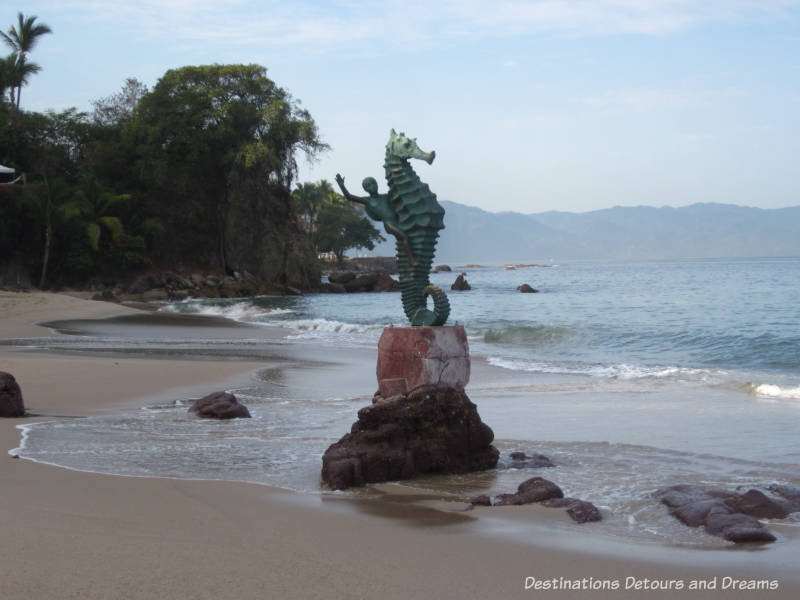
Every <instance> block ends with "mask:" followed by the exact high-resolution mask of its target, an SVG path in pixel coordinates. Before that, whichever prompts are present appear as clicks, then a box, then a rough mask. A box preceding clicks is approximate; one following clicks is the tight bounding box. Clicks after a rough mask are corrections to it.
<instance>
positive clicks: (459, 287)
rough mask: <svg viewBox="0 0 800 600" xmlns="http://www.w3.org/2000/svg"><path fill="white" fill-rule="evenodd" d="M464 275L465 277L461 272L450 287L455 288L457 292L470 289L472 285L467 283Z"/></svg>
mask: <svg viewBox="0 0 800 600" xmlns="http://www.w3.org/2000/svg"><path fill="white" fill-rule="evenodd" d="M466 277H467V274H466V273H462V274H461V275H459V276H458V277H456V280H455V281H454V282H453V285H451V286H450V289H451V290H456V291H457V292H465V291H467V290H471V289H472V286H471V285H470V284H469V283H467V279H466Z"/></svg>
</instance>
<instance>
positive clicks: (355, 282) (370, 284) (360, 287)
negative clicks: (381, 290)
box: [343, 273, 380, 293]
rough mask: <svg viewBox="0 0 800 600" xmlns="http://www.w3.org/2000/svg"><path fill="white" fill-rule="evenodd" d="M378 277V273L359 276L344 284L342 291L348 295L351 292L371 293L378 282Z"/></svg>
mask: <svg viewBox="0 0 800 600" xmlns="http://www.w3.org/2000/svg"><path fill="white" fill-rule="evenodd" d="M379 277H380V275H379V274H378V273H370V274H369V275H359V276H358V277H356V278H354V279H351V280H350V281H346V282H344V284H343V285H344V289H346V290H347V291H348V293H353V292H371V291H372V290H373V288H374V287H375V284H376V283H377V282H378V278H379Z"/></svg>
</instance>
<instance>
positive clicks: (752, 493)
mask: <svg viewBox="0 0 800 600" xmlns="http://www.w3.org/2000/svg"><path fill="white" fill-rule="evenodd" d="M708 495H709V496H711V497H713V498H719V499H720V500H722V501H723V502H724V503H725V504H726V505H728V506H729V507H730V508H731V511H732V512H740V513H744V514H746V515H750V516H751V517H755V518H756V519H785V518H786V517H788V516H789V513H790V512H791V510H789V509H788V508H789V507H788V506H787V504H788V503H787V502H786V501H785V500H784V499H783V498H781V499H780V500H773V499H772V498H770V497H769V496H767V495H766V494H765V493H764V492H762V491H759V490H755V489H753V490H749V491H748V492H746V493H744V494H737V493H735V492H726V491H724V490H711V491H710V492H708Z"/></svg>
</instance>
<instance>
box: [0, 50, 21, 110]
mask: <svg viewBox="0 0 800 600" xmlns="http://www.w3.org/2000/svg"><path fill="white" fill-rule="evenodd" d="M16 62H17V58H16V56H14V55H13V54H9V55H8V56H6V57H5V58H0V103H2V102H5V99H6V90H11V95H12V96H13V94H14V86H15V85H16V83H17V80H16ZM11 103H12V104H13V103H14V100H13V98H12V99H11Z"/></svg>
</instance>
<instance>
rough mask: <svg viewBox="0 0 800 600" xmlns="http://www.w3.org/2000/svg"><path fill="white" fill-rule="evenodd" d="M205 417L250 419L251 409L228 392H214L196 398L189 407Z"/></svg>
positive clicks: (193, 411)
mask: <svg viewBox="0 0 800 600" xmlns="http://www.w3.org/2000/svg"><path fill="white" fill-rule="evenodd" d="M188 412H190V413H196V414H197V416H198V417H201V418H203V419H249V418H250V411H249V410H247V407H246V406H245V405H244V404H239V401H238V400H236V396H234V395H233V394H230V393H228V392H213V393H211V394H209V395H208V396H203V397H202V398H200V399H199V400H196V401H195V402H194V404H192V406H191V407H190V408H189V411H188Z"/></svg>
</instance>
